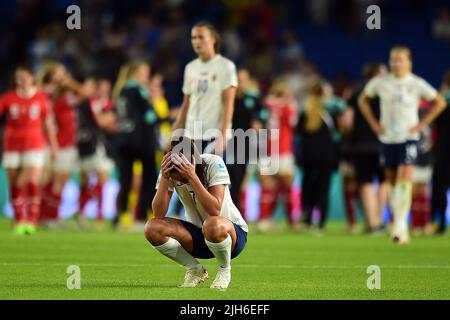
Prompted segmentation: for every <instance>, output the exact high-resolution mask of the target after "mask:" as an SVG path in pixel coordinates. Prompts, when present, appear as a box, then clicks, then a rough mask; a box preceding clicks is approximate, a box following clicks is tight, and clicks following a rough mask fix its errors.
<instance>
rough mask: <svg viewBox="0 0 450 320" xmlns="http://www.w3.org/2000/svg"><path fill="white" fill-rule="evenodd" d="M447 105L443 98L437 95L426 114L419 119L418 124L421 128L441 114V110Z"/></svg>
mask: <svg viewBox="0 0 450 320" xmlns="http://www.w3.org/2000/svg"><path fill="white" fill-rule="evenodd" d="M446 107H447V105H446V103H445V100H444V99H443V98H442V96H441V95H438V96H437V97H436V98H435V99H434V106H433V108H432V109H431V110H430V111H429V112H428V113H427V114H426V116H425V117H424V118H423V119H422V120H421V121H420V125H421V127H422V128H424V127H426V126H428V125H429V124H430V123H431V122H433V120H434V119H436V118H437V116H439V115H440V114H441V112H442V111H444V109H445V108H446Z"/></svg>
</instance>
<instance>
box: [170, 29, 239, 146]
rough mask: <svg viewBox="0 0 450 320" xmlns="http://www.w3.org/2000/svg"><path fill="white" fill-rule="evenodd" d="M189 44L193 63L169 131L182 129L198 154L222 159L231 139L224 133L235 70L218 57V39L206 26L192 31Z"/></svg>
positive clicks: (228, 122)
mask: <svg viewBox="0 0 450 320" xmlns="http://www.w3.org/2000/svg"><path fill="white" fill-rule="evenodd" d="M191 44H192V47H193V49H194V51H195V53H196V54H197V59H195V60H193V61H191V62H190V63H188V64H187V65H186V68H185V70H184V81H183V94H184V98H183V104H182V105H181V108H180V111H179V113H178V116H177V119H176V121H175V123H174V125H173V127H172V131H175V130H177V129H185V130H186V131H187V132H186V134H187V135H189V136H190V137H191V138H192V139H194V140H196V145H197V147H198V149H199V150H201V151H205V152H206V153H215V154H218V155H222V153H223V152H224V150H225V148H226V145H227V141H228V139H229V138H231V137H229V134H228V133H227V130H228V129H231V121H232V118H233V111H234V99H235V94H236V88H237V86H238V83H237V74H236V66H235V65H234V63H233V62H232V61H230V60H228V59H227V58H225V57H223V56H222V55H221V54H220V35H219V33H218V32H217V30H216V29H215V27H214V26H213V25H211V24H209V23H205V22H200V23H197V24H195V25H194V26H193V27H192V30H191ZM210 129H215V130H219V131H220V136H217V135H218V132H211V130H210ZM200 144H201V145H200Z"/></svg>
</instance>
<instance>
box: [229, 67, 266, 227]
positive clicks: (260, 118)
mask: <svg viewBox="0 0 450 320" xmlns="http://www.w3.org/2000/svg"><path fill="white" fill-rule="evenodd" d="M255 85H256V83H255V82H254V80H253V79H252V78H251V76H250V73H249V72H248V70H247V69H239V70H238V88H237V91H236V100H235V103H234V113H233V121H232V123H233V129H234V130H238V129H241V130H243V132H246V131H247V130H249V129H253V130H255V133H257V131H258V130H259V129H261V128H263V123H264V117H267V115H266V113H267V112H266V113H264V111H265V109H263V107H262V104H261V99H260V96H259V95H260V94H259V88H257V87H255ZM232 139H234V148H233V150H231V149H230V148H227V156H229V155H232V156H233V161H232V163H227V169H228V173H229V175H230V181H231V186H230V187H231V198H232V199H233V202H234V204H235V205H236V206H237V207H238V208H239V210H240V211H241V214H242V216H243V217H244V219H245V190H243V188H242V187H243V182H244V179H245V177H246V172H247V165H248V162H249V160H250V159H249V155H250V148H254V149H253V151H254V152H255V155H256V152H257V150H256V148H255V146H253V145H250V143H251V141H250V139H245V145H244V146H238V145H237V139H236V138H235V137H233V138H232ZM242 147H244V148H242ZM239 155H244V156H245V159H244V163H237V160H238V158H239ZM252 160H253V161H255V160H256V158H255V159H252ZM229 162H230V161H229Z"/></svg>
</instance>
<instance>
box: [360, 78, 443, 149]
mask: <svg viewBox="0 0 450 320" xmlns="http://www.w3.org/2000/svg"><path fill="white" fill-rule="evenodd" d="M364 92H365V94H366V95H367V96H369V97H371V98H373V97H375V96H378V97H379V98H380V111H381V115H380V116H381V119H380V123H381V126H382V127H383V128H384V131H385V132H384V134H383V135H382V136H380V137H379V138H380V140H381V142H383V143H404V142H406V141H408V140H419V134H411V133H410V132H409V131H410V130H411V129H412V128H413V127H414V126H416V125H417V124H418V123H419V103H420V99H421V98H425V99H426V100H432V99H434V98H435V97H436V95H437V91H436V90H435V89H434V88H433V87H432V86H431V85H430V84H428V83H427V82H426V81H425V80H423V79H422V78H420V77H418V76H416V75H414V74H408V75H407V76H405V77H404V78H402V79H398V78H395V77H394V76H393V75H392V74H388V75H385V76H378V77H375V78H373V79H372V80H371V81H369V83H367V85H366V87H365V89H364Z"/></svg>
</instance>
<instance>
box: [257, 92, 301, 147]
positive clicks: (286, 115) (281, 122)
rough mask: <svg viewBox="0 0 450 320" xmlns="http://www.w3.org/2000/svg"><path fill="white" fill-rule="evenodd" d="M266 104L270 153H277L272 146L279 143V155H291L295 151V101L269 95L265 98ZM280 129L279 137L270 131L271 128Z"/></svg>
mask: <svg viewBox="0 0 450 320" xmlns="http://www.w3.org/2000/svg"><path fill="white" fill-rule="evenodd" d="M264 104H265V106H266V107H267V110H268V111H269V119H268V122H267V129H269V136H270V138H269V139H270V141H269V146H268V149H269V154H275V153H277V152H276V150H273V149H272V148H271V146H272V145H274V144H275V145H276V143H278V145H279V150H278V154H279V155H289V154H292V153H293V138H294V126H295V124H296V121H297V115H296V111H295V105H294V103H291V102H288V101H287V100H285V99H280V98H276V97H271V96H269V97H268V98H266V99H265V100H264ZM273 129H278V130H279V135H278V137H276V136H274V135H273V134H272V133H270V131H271V130H273Z"/></svg>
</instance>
